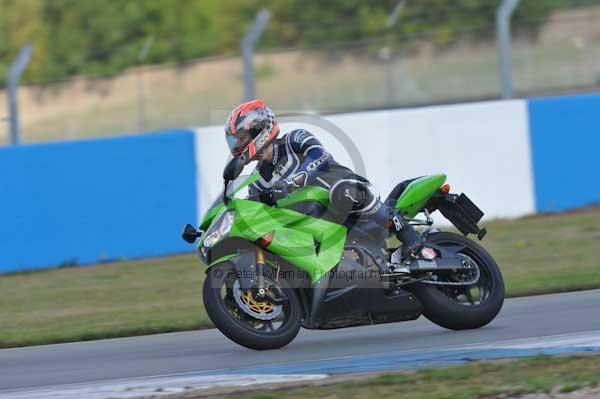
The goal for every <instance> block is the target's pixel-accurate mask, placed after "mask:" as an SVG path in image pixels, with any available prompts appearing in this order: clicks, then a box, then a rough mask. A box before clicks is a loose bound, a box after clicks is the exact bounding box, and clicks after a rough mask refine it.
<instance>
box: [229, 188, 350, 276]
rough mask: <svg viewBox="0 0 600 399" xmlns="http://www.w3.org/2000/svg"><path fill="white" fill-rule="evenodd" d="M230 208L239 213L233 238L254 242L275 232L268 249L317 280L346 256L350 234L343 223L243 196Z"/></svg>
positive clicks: (233, 229) (233, 227)
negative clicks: (347, 236) (346, 244)
mask: <svg viewBox="0 0 600 399" xmlns="http://www.w3.org/2000/svg"><path fill="white" fill-rule="evenodd" d="M228 208H229V209H232V210H233V211H234V212H235V217H234V221H233V226H232V228H231V231H230V233H229V236H230V237H240V238H243V239H246V240H248V241H250V242H254V241H256V240H258V239H259V238H261V237H263V236H265V235H267V234H270V233H273V236H272V240H271V244H269V246H268V247H267V250H268V251H269V252H272V253H274V254H276V255H278V256H280V257H281V258H283V259H285V260H287V261H288V262H290V263H291V264H293V265H295V266H297V267H298V268H300V269H301V270H303V271H305V272H307V273H308V275H309V276H310V278H311V281H312V282H313V283H314V282H316V281H318V280H319V279H320V278H321V277H322V276H323V275H324V274H326V273H327V272H329V271H330V270H331V269H333V268H334V267H335V266H336V265H337V264H338V263H339V261H340V259H341V257H342V252H343V250H344V243H345V242H346V233H347V229H346V227H345V226H343V225H340V224H336V223H333V222H329V221H326V220H322V219H318V218H314V217H311V216H307V215H305V214H303V213H299V212H296V211H292V210H289V209H282V208H277V207H270V206H268V205H265V204H262V203H260V202H256V201H249V200H243V199H234V200H232V201H231V202H230V203H229V204H228Z"/></svg>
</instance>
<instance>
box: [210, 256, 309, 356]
mask: <svg viewBox="0 0 600 399" xmlns="http://www.w3.org/2000/svg"><path fill="white" fill-rule="evenodd" d="M235 275H236V273H235V267H234V265H233V264H231V263H224V264H221V265H218V266H215V267H213V268H211V269H210V270H209V272H208V274H207V276H206V280H205V281H204V289H203V299H204V307H205V308H206V313H207V314H208V317H210V319H211V320H212V322H213V323H214V324H215V326H216V327H217V328H218V329H219V331H221V332H222V333H223V334H224V335H225V336H226V337H227V338H229V339H230V340H232V341H233V342H235V343H237V344H239V345H242V346H245V347H246V348H250V349H255V350H266V349H278V348H281V347H283V346H285V345H287V344H289V343H290V342H291V341H292V340H293V339H294V338H295V337H296V335H298V331H299V330H300V326H301V324H302V308H301V305H300V301H299V299H298V296H297V295H296V293H295V292H294V290H293V289H291V288H290V287H289V286H288V285H287V284H286V282H285V280H283V279H281V280H279V281H277V282H276V284H277V286H278V288H279V289H280V290H281V291H282V292H283V293H284V294H285V297H286V300H285V302H284V303H282V304H281V305H279V306H281V308H280V309H279V311H280V315H279V316H278V317H277V319H272V320H271V319H268V320H267V319H263V320H260V319H258V318H255V317H252V316H251V315H250V314H248V312H245V311H244V310H243V309H242V308H241V307H240V305H239V303H238V302H236V301H239V298H240V293H239V283H238V284H236V278H235ZM236 289H237V290H238V292H236V291H235V290H236ZM236 294H237V295H238V297H237V299H236V298H235V296H236ZM248 298H249V297H248ZM254 305H255V306H254V308H255V309H259V311H264V312H268V306H265V305H264V304H262V305H261V304H254ZM257 305H258V306H257ZM261 309H262V310H261ZM265 309H266V310H265ZM272 309H273V308H271V311H273V310H272ZM255 316H256V317H262V316H261V314H258V313H256V314H255ZM264 317H268V315H267V314H265V315H264ZM275 323H276V326H275Z"/></svg>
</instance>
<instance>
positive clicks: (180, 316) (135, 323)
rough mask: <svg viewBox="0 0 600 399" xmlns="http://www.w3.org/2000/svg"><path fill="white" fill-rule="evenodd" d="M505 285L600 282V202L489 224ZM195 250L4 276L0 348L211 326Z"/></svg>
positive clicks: (564, 286) (529, 289) (545, 287)
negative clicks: (563, 210)
mask: <svg viewBox="0 0 600 399" xmlns="http://www.w3.org/2000/svg"><path fill="white" fill-rule="evenodd" d="M486 227H487V228H488V230H489V234H488V237H486V239H485V240H484V241H483V245H484V246H485V247H486V248H487V249H488V250H489V251H490V252H491V254H492V255H493V256H494V257H495V258H496V260H497V261H498V264H499V265H500V268H501V270H502V272H503V274H504V277H505V281H506V287H507V294H508V295H509V296H521V295H529V294H539V293H550V292H562V291H573V290H582V289H591V288H600V207H594V208H588V209H584V210H580V211H577V212H570V213H563V214H552V215H542V216H535V217H528V218H524V219H519V220H515V221H496V222H491V223H487V224H486ZM203 280H204V268H203V266H202V265H201V264H200V262H199V261H198V258H197V257H196V255H195V254H189V255H180V256H174V257H168V258H158V259H149V260H141V261H128V262H115V263H107V264H101V265H96V266H88V267H74V268H63V269H54V270H47V271H39V272H31V273H17V274H10V275H4V276H0V347H14V346H26V345H36V344H46V343H56V342H68V341H80V340H90V339H99V338H109V337H118V336H130V335H140V334H150V333H158V332H169V331H182V330H192V329H199V328H207V327H211V322H210V320H209V319H208V317H207V316H206V313H205V311H204V308H203V305H202V292H201V291H202V282H203Z"/></svg>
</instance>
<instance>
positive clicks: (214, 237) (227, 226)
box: [204, 211, 234, 248]
mask: <svg viewBox="0 0 600 399" xmlns="http://www.w3.org/2000/svg"><path fill="white" fill-rule="evenodd" d="M233 216H234V213H233V211H227V212H225V213H224V214H223V215H221V217H220V218H219V220H218V221H217V222H216V223H215V224H213V226H212V228H210V229H209V230H208V231H207V232H206V238H205V239H204V246H205V247H208V248H210V247H212V246H213V245H215V244H216V243H218V242H219V241H221V240H222V239H223V238H225V237H227V234H229V232H230V231H231V226H232V225H233Z"/></svg>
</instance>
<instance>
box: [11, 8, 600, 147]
mask: <svg viewBox="0 0 600 399" xmlns="http://www.w3.org/2000/svg"><path fill="white" fill-rule="evenodd" d="M521 28H522V27H519V26H513V32H514V35H513V38H512V56H511V60H512V79H513V86H514V92H515V95H516V96H528V95H536V94H551V93H563V92H571V91H591V90H598V89H600V62H599V60H600V7H585V8H576V9H572V10H565V11H560V12H559V13H556V14H554V15H553V16H552V17H551V18H550V19H549V20H548V21H546V22H545V23H544V24H543V26H542V27H541V29H540V30H539V31H538V32H537V33H536V34H531V33H530V32H529V31H527V30H525V29H521ZM486 31H487V32H488V33H489V29H487V30H486ZM523 32H529V33H523ZM478 36H479V35H477V32H476V31H475V32H473V31H469V32H468V34H467V33H465V34H464V35H459V36H458V37H456V39H455V40H453V41H452V42H451V43H446V44H444V45H443V46H440V45H439V44H436V43H434V42H433V41H432V40H430V38H429V37H427V36H421V37H415V38H411V40H407V41H405V43H403V44H402V45H401V46H399V45H395V46H391V45H389V42H388V41H387V40H385V39H382V38H378V39H373V40H365V41H361V42H353V43H337V44H331V45H328V46H322V47H314V48H296V49H285V50H268V51H265V50H263V51H260V52H257V53H256V54H255V55H254V74H255V78H256V94H257V96H259V97H260V98H263V99H265V100H266V101H267V102H268V103H269V104H271V105H272V107H273V108H274V109H275V110H277V109H285V110H290V109H294V110H303V111H316V112H334V111H347V110H359V109H360V110H362V109H376V108H389V107H407V106H416V105H424V104H438V103H449V102H460V101H472V100H480V99H496V98H500V96H501V82H500V73H499V68H500V67H499V65H500V59H499V55H498V47H497V42H496V40H495V39H494V38H493V37H490V36H489V35H488V36H487V37H488V39H482V38H481V37H478ZM242 65H243V64H242V60H241V59H240V58H239V57H215V58H206V59H199V60H194V61H191V62H187V63H185V64H183V65H177V66H175V65H163V66H154V67H141V68H136V69H131V70H128V71H125V72H124V73H122V74H120V75H118V76H113V77H96V78H91V77H77V78H74V79H71V80H68V81H62V82H55V83H52V84H47V85H43V86H41V85H40V86H38V85H27V86H22V87H21V88H20V94H19V96H20V97H19V106H20V113H21V127H22V140H23V141H24V142H34V141H46V140H55V139H75V138H84V137H94V136H103V135H116V134H122V133H127V132H139V131H150V130H157V129H164V128H173V127H186V126H201V125H207V124H213V123H215V122H216V121H215V120H213V119H214V118H211V115H213V114H214V111H215V110H227V109H230V108H232V107H233V106H235V105H236V104H237V103H239V102H240V101H242V99H243V97H244V68H243V66H242ZM5 96H6V93H5V92H3V91H0V139H1V140H2V141H3V142H7V141H8V130H9V127H8V123H7V122H6V120H2V118H3V117H4V116H5V115H8V110H6V109H5V107H6V103H7V100H6V98H5Z"/></svg>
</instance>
